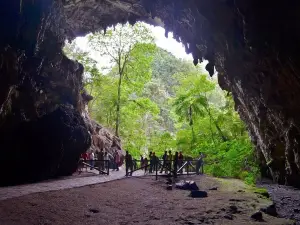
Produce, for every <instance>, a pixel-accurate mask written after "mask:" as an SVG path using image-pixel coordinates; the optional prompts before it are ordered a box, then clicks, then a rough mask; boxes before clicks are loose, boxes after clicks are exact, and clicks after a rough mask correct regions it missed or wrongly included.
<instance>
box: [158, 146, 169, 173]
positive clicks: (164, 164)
mask: <svg viewBox="0 0 300 225" xmlns="http://www.w3.org/2000/svg"><path fill="white" fill-rule="evenodd" d="M167 157H168V152H167V151H165V153H164V155H163V157H162V160H163V164H162V167H161V170H160V173H162V171H163V169H165V173H167Z"/></svg>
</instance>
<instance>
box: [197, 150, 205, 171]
mask: <svg viewBox="0 0 300 225" xmlns="http://www.w3.org/2000/svg"><path fill="white" fill-rule="evenodd" d="M203 158H204V156H203V154H202V152H200V154H199V158H198V160H197V165H196V174H197V175H199V174H200V169H201V167H202V165H203Z"/></svg>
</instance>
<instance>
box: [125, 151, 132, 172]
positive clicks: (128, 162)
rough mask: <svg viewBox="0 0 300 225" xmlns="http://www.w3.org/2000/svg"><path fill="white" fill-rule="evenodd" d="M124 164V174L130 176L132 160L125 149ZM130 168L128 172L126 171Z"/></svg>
mask: <svg viewBox="0 0 300 225" xmlns="http://www.w3.org/2000/svg"><path fill="white" fill-rule="evenodd" d="M125 165H126V176H132V171H133V161H132V156H131V155H130V154H129V152H128V151H126V155H125ZM129 170H130V172H128V171H129Z"/></svg>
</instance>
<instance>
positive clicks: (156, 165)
mask: <svg viewBox="0 0 300 225" xmlns="http://www.w3.org/2000/svg"><path fill="white" fill-rule="evenodd" d="M158 162H159V161H158ZM158 162H156V164H155V180H157V179H158V177H157V175H158V174H157V170H158Z"/></svg>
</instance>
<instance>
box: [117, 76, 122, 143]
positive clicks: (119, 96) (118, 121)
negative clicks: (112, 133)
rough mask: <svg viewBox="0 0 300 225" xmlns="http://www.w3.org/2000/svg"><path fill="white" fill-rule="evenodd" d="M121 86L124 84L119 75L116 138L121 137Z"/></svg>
mask: <svg viewBox="0 0 300 225" xmlns="http://www.w3.org/2000/svg"><path fill="white" fill-rule="evenodd" d="M121 84H122V74H121V73H120V75H119V84H118V100H117V111H116V114H117V117H116V136H117V137H119V127H120V115H121V108H120V104H121Z"/></svg>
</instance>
